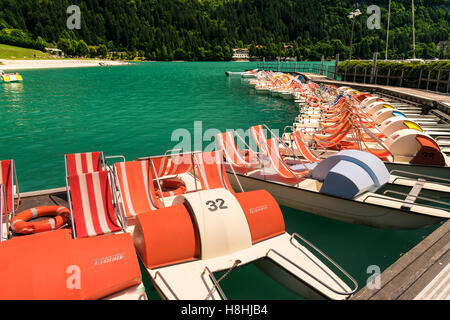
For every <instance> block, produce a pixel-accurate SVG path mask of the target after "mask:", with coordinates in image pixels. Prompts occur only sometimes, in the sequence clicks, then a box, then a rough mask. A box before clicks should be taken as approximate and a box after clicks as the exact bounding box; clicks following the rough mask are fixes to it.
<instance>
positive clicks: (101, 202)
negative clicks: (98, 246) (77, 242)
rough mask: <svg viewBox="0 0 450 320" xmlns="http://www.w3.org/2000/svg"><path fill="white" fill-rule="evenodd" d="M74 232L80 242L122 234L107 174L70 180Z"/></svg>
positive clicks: (97, 173)
mask: <svg viewBox="0 0 450 320" xmlns="http://www.w3.org/2000/svg"><path fill="white" fill-rule="evenodd" d="M67 179H68V185H69V190H68V191H69V194H70V199H71V204H72V205H71V213H72V217H73V221H72V223H74V226H73V227H74V231H75V232H76V236H77V237H78V238H85V237H91V236H97V235H102V234H107V233H112V232H116V231H120V230H121V227H120V225H119V223H118V220H117V217H116V215H115V212H114V206H113V201H112V194H111V188H110V184H109V179H108V172H107V171H99V172H93V173H86V174H80V175H73V176H69V177H68V178H67Z"/></svg>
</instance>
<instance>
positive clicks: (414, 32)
mask: <svg viewBox="0 0 450 320" xmlns="http://www.w3.org/2000/svg"><path fill="white" fill-rule="evenodd" d="M412 29H413V59H415V58H416V28H415V26H414V0H412Z"/></svg>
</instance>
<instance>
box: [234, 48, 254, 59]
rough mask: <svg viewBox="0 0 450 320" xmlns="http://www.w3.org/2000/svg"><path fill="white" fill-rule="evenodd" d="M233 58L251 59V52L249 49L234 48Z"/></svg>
mask: <svg viewBox="0 0 450 320" xmlns="http://www.w3.org/2000/svg"><path fill="white" fill-rule="evenodd" d="M232 59H233V60H249V59H250V54H249V50H248V49H233V56H232Z"/></svg>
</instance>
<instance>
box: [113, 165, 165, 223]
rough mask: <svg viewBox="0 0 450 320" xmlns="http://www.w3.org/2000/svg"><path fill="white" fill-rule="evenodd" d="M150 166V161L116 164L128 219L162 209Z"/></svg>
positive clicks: (115, 167)
mask: <svg viewBox="0 0 450 320" xmlns="http://www.w3.org/2000/svg"><path fill="white" fill-rule="evenodd" d="M150 165H151V162H150V160H141V161H130V162H117V163H115V164H114V169H115V173H116V178H117V180H118V182H119V189H120V195H121V199H122V204H123V209H124V212H125V215H126V216H127V218H130V217H134V216H136V215H138V214H141V213H147V212H150V211H153V210H157V209H160V208H161V206H160V204H159V202H158V199H157V197H156V193H155V189H154V186H153V174H152V172H153V170H152V168H151V167H150Z"/></svg>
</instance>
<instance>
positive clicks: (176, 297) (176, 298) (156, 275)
mask: <svg viewBox="0 0 450 320" xmlns="http://www.w3.org/2000/svg"><path fill="white" fill-rule="evenodd" d="M150 276H151V275H150ZM158 276H159V277H160V278H161V281H162V282H163V283H164V285H165V286H166V287H167V289H169V291H170V293H171V294H172V295H173V297H174V298H175V300H180V299H179V298H178V296H177V295H176V294H175V292H174V291H173V290H172V288H171V287H170V286H169V284H168V283H167V281H166V279H164V277H163V276H162V274H161V273H160V272H159V271H156V273H155V277H152V279H153V281H154V282H155V283H156V278H157V277H158Z"/></svg>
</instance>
